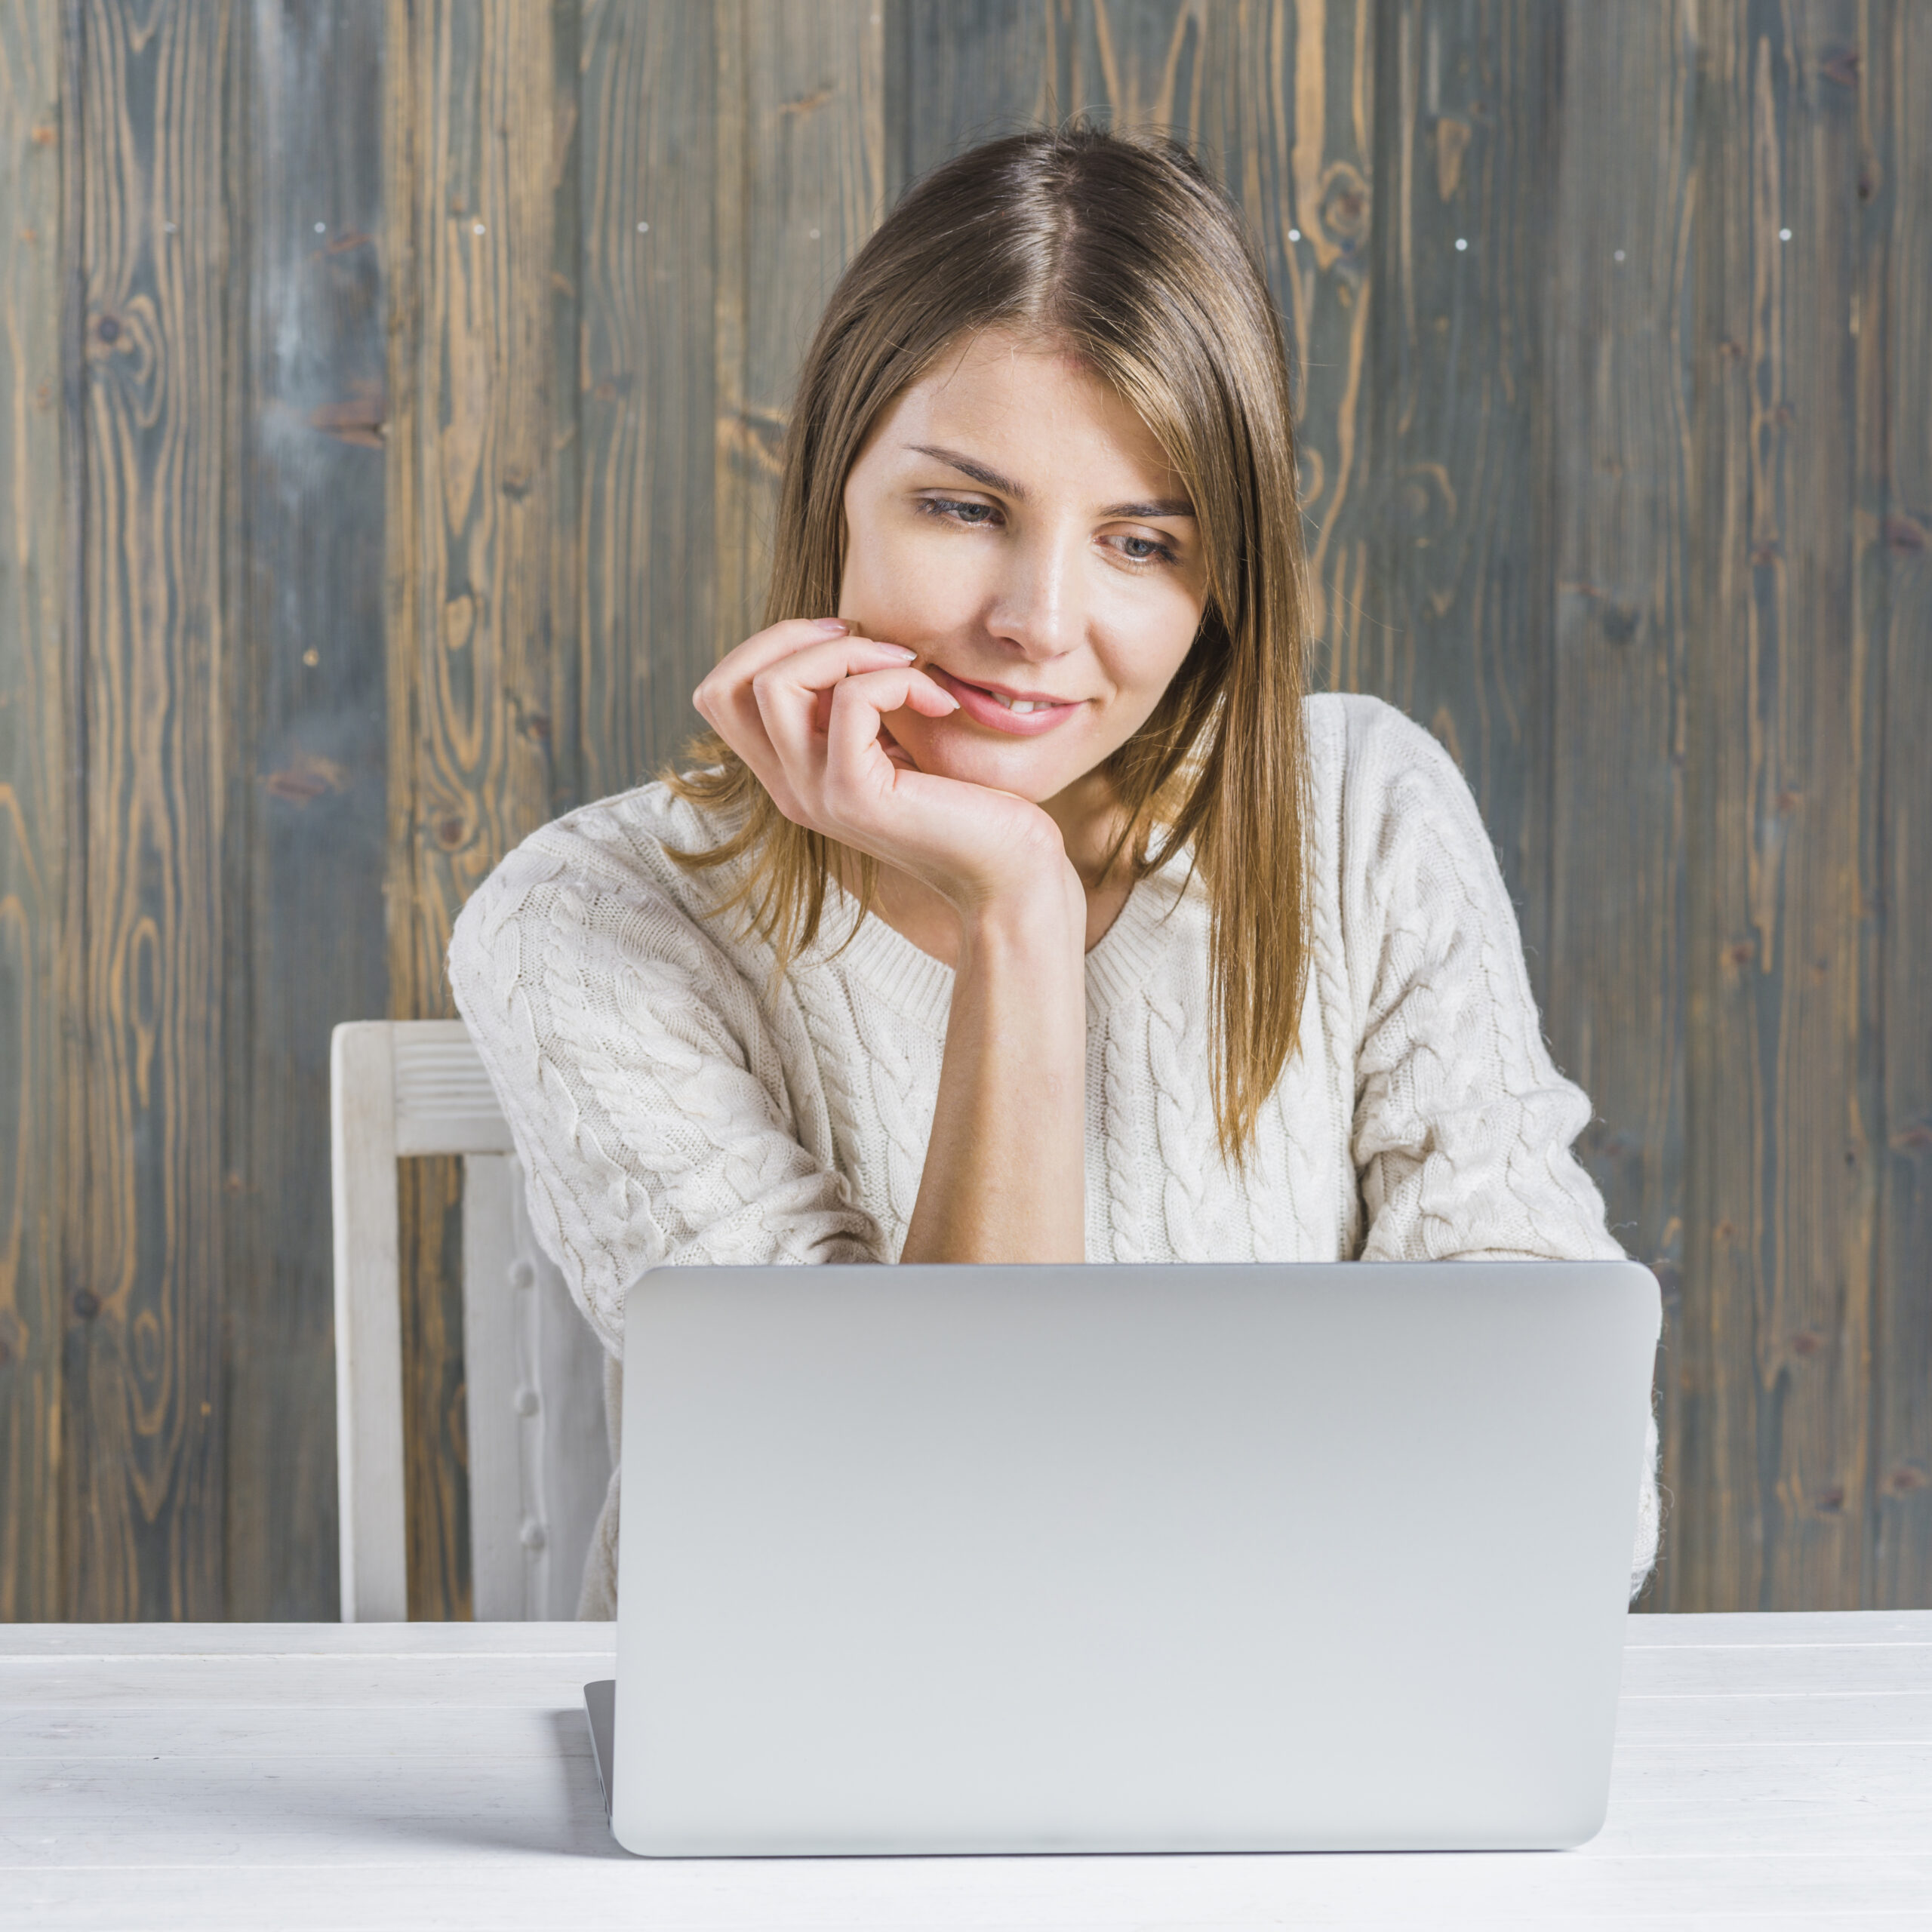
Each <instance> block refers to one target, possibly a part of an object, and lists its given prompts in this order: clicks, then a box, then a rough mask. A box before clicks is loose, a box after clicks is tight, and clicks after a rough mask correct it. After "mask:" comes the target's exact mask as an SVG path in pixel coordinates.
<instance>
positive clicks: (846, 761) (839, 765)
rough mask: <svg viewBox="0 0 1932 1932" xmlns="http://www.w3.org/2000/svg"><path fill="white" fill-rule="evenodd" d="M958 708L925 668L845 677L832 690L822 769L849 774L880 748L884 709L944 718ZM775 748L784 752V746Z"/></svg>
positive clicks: (956, 700) (874, 672) (950, 694)
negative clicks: (824, 767)
mask: <svg viewBox="0 0 1932 1932" xmlns="http://www.w3.org/2000/svg"><path fill="white" fill-rule="evenodd" d="M958 709H959V700H958V699H957V698H956V697H954V696H953V695H952V693H951V692H950V691H946V690H943V688H941V687H940V685H937V684H935V683H934V681H933V680H932V679H931V678H929V677H928V676H927V675H926V674H925V673H924V672H923V671H915V670H912V669H909V668H908V669H903V670H891V671H872V672H867V673H866V674H865V675H863V676H861V677H856V678H846V679H845V681H844V682H843V683H842V684H840V685H836V686H835V687H834V688H833V690H832V711H831V715H830V716H829V718H827V719H826V728H825V740H826V751H825V757H826V771H827V772H828V773H830V772H832V771H840V772H842V773H844V774H848V775H850V774H854V773H856V772H857V771H859V770H860V769H861V768H863V762H864V761H865V759H866V757H867V756H868V755H869V754H870V753H872V752H875V750H877V749H879V748H880V747H879V738H880V734H881V731H884V728H885V727H884V724H883V722H882V721H883V719H884V718H885V716H886V715H887V714H888V712H894V711H916V712H918V713H920V715H921V716H923V717H927V718H946V717H949V716H950V715H952V712H955V711H957V710H958ZM775 742H776V741H775V740H774V743H775ZM777 749H778V750H779V755H780V756H781V757H783V755H784V747H783V746H778V747H777Z"/></svg>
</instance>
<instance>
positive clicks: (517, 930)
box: [449, 801, 886, 1355]
mask: <svg viewBox="0 0 1932 1932" xmlns="http://www.w3.org/2000/svg"><path fill="white" fill-rule="evenodd" d="M649 839H650V829H649V828H648V827H643V826H638V824H637V823H635V821H634V820H632V817H630V816H629V811H628V808H626V806H625V805H624V804H623V802H622V801H619V802H617V803H616V804H610V805H601V806H592V807H587V808H585V809H584V810H583V811H579V812H576V813H574V814H572V815H571V817H570V818H569V819H568V820H565V821H564V822H563V823H560V824H557V825H552V826H545V827H544V828H543V830H541V831H540V832H537V833H535V834H534V835H532V836H531V838H528V839H526V840H525V841H524V843H523V844H521V845H520V846H518V848H517V849H516V850H515V851H514V852H512V854H510V855H509V857H508V858H506V860H504V861H503V863H502V864H501V865H500V866H498V867H497V869H496V870H495V871H494V872H492V873H491V875H490V877H489V878H488V879H486V880H485V881H484V883H483V884H482V885H481V887H479V888H478V890H477V891H476V892H475V894H472V897H471V898H470V900H469V903H468V904H467V905H466V906H464V908H463V912H462V915H461V916H460V918H458V919H457V923H456V928H455V931H454V935H453V936H452V937H451V942H450V950H449V975H450V984H451V988H452V989H453V990H454V993H455V995H456V1001H457V1007H458V1008H459V1009H460V1011H461V1013H462V1014H463V1018H464V1020H466V1022H467V1023H468V1024H469V1031H470V1034H471V1036H472V1038H473V1039H474V1040H475V1042H476V1046H477V1050H478V1052H479V1053H480V1054H481V1056H482V1059H483V1063H484V1064H485V1066H486V1067H487V1068H488V1069H489V1072H490V1077H491V1082H492V1084H493V1085H494V1087H495V1088H496V1091H497V1097H498V1099H499V1100H500V1103H501V1104H502V1106H503V1112H504V1114H505V1115H506V1118H508V1120H509V1124H510V1128H511V1131H512V1134H513V1136H514V1138H515V1143H516V1151H517V1155H518V1159H519V1160H520V1161H521V1163H522V1165H523V1168H524V1172H525V1177H526V1180H527V1183H528V1192H529V1201H530V1207H531V1219H532V1221H533V1223H534V1226H535V1229H536V1232H537V1236H538V1238H540V1240H541V1241H542V1242H543V1246H544V1247H545V1248H546V1250H547V1251H549V1254H550V1255H551V1257H552V1259H553V1260H555V1262H556V1263H557V1264H558V1267H559V1268H560V1269H561V1270H562V1271H563V1274H564V1278H565V1281H566V1282H567V1283H568V1285H569V1287H570V1289H571V1294H572V1295H573V1296H574V1297H575V1299H576V1300H577V1303H578V1304H579V1306H580V1307H581V1308H582V1309H583V1312H584V1314H585V1315H586V1318H588V1319H589V1322H590V1324H591V1326H592V1327H593V1328H594V1329H595V1331H596V1332H597V1335H598V1340H600V1341H601V1343H603V1345H604V1346H605V1349H607V1350H608V1352H610V1353H611V1354H612V1355H617V1354H620V1353H621V1352H622V1350H623V1300H624V1295H625V1292H626V1291H627V1290H628V1289H629V1287H630V1285H631V1284H632V1282H633V1281H635V1280H636V1279H637V1278H638V1275H641V1274H642V1273H643V1272H644V1271H645V1269H648V1268H654V1267H657V1266H663V1265H667V1264H669V1265H678V1264H684V1263H706V1262H709V1263H720V1264H728V1265H731V1266H752V1265H754V1264H764V1263H772V1262H819V1261H826V1262H841V1261H842V1262H858V1261H881V1260H884V1257H885V1249H886V1244H885V1239H884V1234H883V1232H882V1231H881V1229H880V1228H879V1227H878V1225H877V1224H876V1223H875V1221H874V1220H873V1219H872V1216H871V1215H869V1214H867V1213H866V1212H865V1211H863V1209H861V1208H860V1207H859V1206H858V1205H857V1204H856V1203H855V1202H854V1201H853V1199H852V1198H851V1191H850V1189H848V1187H847V1186H846V1185H845V1183H844V1181H843V1180H842V1179H841V1177H840V1176H839V1175H838V1173H837V1172H836V1171H835V1168H834V1167H833V1164H832V1150H831V1149H830V1147H829V1146H814V1145H808V1142H809V1141H811V1138H812V1137H811V1133H810V1131H808V1128H807V1127H806V1126H805V1124H803V1123H801V1122H800V1121H798V1120H797V1119H795V1118H794V1117H793V1114H792V1106H791V1102H790V1099H789V1094H788V1091H787V1088H786V1081H785V1077H784V1066H783V1054H782V1052H781V1050H780V1044H779V1042H778V1041H777V1039H776V1038H774V1036H773V1035H772V1033H771V1029H770V1027H769V1025H768V1022H767V1020H766V1018H765V1017H764V1014H763V1012H762V1011H761V1008H760V1007H759V1005H758V1001H757V1000H756V998H755V996H754V992H753V989H752V987H751V986H750V985H749V984H748V983H747V982H746V980H745V978H744V977H743V974H741V973H740V972H739V971H737V970H736V969H735V968H734V967H733V966H732V964H731V962H730V961H729V960H728V959H727V958H725V956H724V954H723V953H722V952H721V950H720V949H719V948H718V946H717V945H716V943H715V941H714V940H712V937H711V936H710V935H709V934H708V933H706V931H703V929H702V928H701V927H700V926H699V925H697V924H694V921H692V920H691V918H689V917H688V915H686V914H685V912H684V911H683V910H682V909H681V907H680V906H679V905H678V903H676V901H675V900H674V899H673V898H672V896H671V894H669V891H666V890H665V889H664V888H663V887H662V886H660V884H659V883H658V881H657V879H656V878H654V877H653V875H652V873H651V867H650V865H649V864H648V863H647V862H646V855H645V852H644V851H643V848H645V846H646V845H647V844H648V842H649ZM658 863H662V861H661V860H659V861H658Z"/></svg>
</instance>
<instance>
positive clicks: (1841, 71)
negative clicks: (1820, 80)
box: [1818, 47, 1858, 88]
mask: <svg viewBox="0 0 1932 1932" xmlns="http://www.w3.org/2000/svg"><path fill="white" fill-rule="evenodd" d="M1818 71H1819V72H1820V73H1821V74H1823V75H1824V77H1825V78H1826V80H1828V81H1830V82H1834V83H1835V85H1838V86H1839V87H1841V88H1855V87H1856V86H1857V85H1858V49H1857V48H1855V47H1835V48H1832V51H1831V52H1830V53H1829V54H1826V56H1825V57H1824V59H1823V60H1820V62H1819V63H1818Z"/></svg>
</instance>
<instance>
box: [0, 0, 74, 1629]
mask: <svg viewBox="0 0 1932 1932" xmlns="http://www.w3.org/2000/svg"><path fill="white" fill-rule="evenodd" d="M60 67H61V37H60V12H59V8H58V7H57V4H56V0H29V4H26V5H18V6H13V7H9V8H6V9H5V11H4V12H3V13H0V263H5V278H4V280H0V1622H11V1621H13V1620H17V1619H22V1618H32V1617H58V1616H59V1615H60V1614H61V1611H62V1608H63V1601H62V1590H61V1554H60V1552H61V1534H60V1531H61V1518H60V1353H61V1333H62V1329H63V1313H62V1296H61V1262H60V1192H59V1188H60V1180H59V1162H60V1148H61V1145H62V1140H63V1132H62V1127H61V1121H62V1109H63V1103H64V1102H65V1100H66V1085H65V1082H64V1081H63V1068H62V1065H61V1057H60V1044H59V1042H60V1009H61V1006H62V1003H63V1002H62V998H61V992H60V986H61V978H60V964H61V946H62V937H63V924H64V921H65V918H66V893H67V884H68V881H67V872H66V851H67V808H68V796H69V789H68V788H69V779H68V774H67V772H66V763H67V758H66V752H67V751H68V749H69V743H70V722H69V721H70V716H71V713H70V709H69V703H70V700H69V692H68V691H67V688H66V686H67V679H66V665H67V653H68V649H69V638H68V636H67V635H66V626H65V624H64V623H63V617H64V614H63V610H62V603H63V595H64V592H65V589H66V572H67V569H68V566H69V558H70V557H71V555H72V551H71V549H70V547H69V543H70V535H69V532H68V531H66V529H64V528H63V521H64V518H63V512H64V510H65V508H66V502H65V492H64V489H63V477H62V464H61V450H60V424H61V415H62V374H63V371H62V368H61V357H62V346H61V335H62V331H61V305H62V300H63V293H64V288H63V284H64V283H65V281H66V278H67V275H68V272H69V246H70V245H71V243H72V241H73V237H72V235H71V234H69V232H67V231H66V229H64V227H63V221H62V195H61V182H60V164H61V135H60V128H61V117H60Z"/></svg>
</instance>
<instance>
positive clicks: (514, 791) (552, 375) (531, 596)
mask: <svg viewBox="0 0 1932 1932" xmlns="http://www.w3.org/2000/svg"><path fill="white" fill-rule="evenodd" d="M557 36H558V15H557V14H555V11H553V10H552V9H551V8H547V7H528V6H521V5H515V4H513V0H488V4H486V5H468V4H457V0H398V4H397V5H395V6H393V7H392V8H390V10H389V37H388V44H387V49H386V60H387V64H388V69H389V76H390V78H389V83H388V85H387V88H386V94H387V112H386V116H385V122H384V127H385V133H384V176H385V180H386V183H387V184H388V202H387V207H386V214H385V232H386V236H387V239H388V245H389V262H390V264H391V279H390V284H389V286H390V288H391V291H392V301H391V309H390V334H389V386H390V392H391V398H392V427H391V433H390V435H389V439H388V448H389V457H388V463H387V466H386V496H387V506H388V507H387V515H388V526H389V528H388V555H389V568H388V576H389V598H388V605H389V608H388V630H389V854H390V878H389V905H390V908H391V916H390V928H389V929H390V944H389V978H390V1001H391V1007H390V1010H391V1012H392V1014H393V1015H395V1017H398V1018H426V1017H432V1016H438V1015H444V1014H448V1013H450V1012H451V1011H452V1008H451V1004H450V998H449V992H448V986H447V985H446V984H445V979H444V975H443V955H444V952H445V950H446V949H447V947H448V941H449V932H450V928H451V925H452V924H454V920H455V918H456V915H457V912H458V911H459V910H460V908H461V906H462V905H463V901H464V900H466V898H467V897H468V896H469V894H470V892H471V891H473V890H474V889H475V887H476V885H477V884H479V883H480V882H481V880H482V879H483V878H485V876H486V875H488V872H489V871H490V870H491V868H492V867H493V866H494V865H495V864H496V863H497V861H498V860H500V858H502V857H503V854H505V853H506V851H509V848H511V847H512V845H514V844H516V843H517V842H518V840H519V839H521V838H522V837H524V836H525V835H526V834H527V833H528V832H531V831H532V830H534V829H535V828H536V827H537V826H539V825H540V824H542V823H544V822H545V821H546V820H548V819H549V817H552V814H553V811H554V809H555V795H554V793H553V782H552V781H553V772H554V770H555V767H556V764H557V763H558V760H559V758H561V761H562V764H563V765H564V768H565V770H566V771H568V770H569V769H570V768H571V766H572V764H573V763H574V758H575V752H574V747H572V746H570V745H568V743H566V744H565V746H564V747H563V748H562V750H561V752H559V751H558V748H557V746H556V745H555V737H556V735H557V732H556V720H557V718H558V715H560V714H559V709H558V703H557V699H558V693H559V690H560V689H561V691H562V692H563V694H564V695H565V705H564V706H563V709H562V712H561V715H562V716H563V717H564V718H565V719H567V720H570V721H574V715H575V708H576V702H577V700H576V697H575V695H574V694H575V691H576V678H575V670H574V653H572V652H571V651H568V649H563V650H560V649H559V648H558V642H557V640H558V636H559V635H564V636H566V637H568V635H571V631H572V627H573V626H574V614H573V612H572V609H571V604H572V599H573V597H574V583H575V574H574V569H573V568H572V567H571V558H570V555H569V549H568V530H569V527H570V516H571V510H572V506H573V505H574V482H572V481H568V480H560V478H561V475H562V472H563V470H564V469H565V466H566V459H565V457H564V456H563V455H561V454H560V451H559V442H560V433H559V432H560V427H561V426H567V424H568V420H569V412H570V410H571V407H572V406H573V403H574V398H573V397H572V396H570V395H565V396H563V397H559V395H558V393H557V388H558V385H557V371H558V364H559V352H558V344H557V340H556V336H555V331H556V328H557V326H558V309H559V291H558V286H557V263H556V251H557V248H558V232H557V221H558V198H559V194H560V191H561V184H562V179H563V176H564V174H565V171H566V168H567V167H568V155H569V150H570V138H571V130H570V128H569V125H568V114H565V115H564V116H562V117H560V115H559V111H558V86H559V78H560V77H559V75H558V71H557V54H558V38H557ZM568 74H569V69H566V70H565V76H564V77H563V78H564V80H565V84H566V85H567V84H568ZM573 232H574V231H573ZM564 359H565V361H566V362H568V358H567V357H566V358H564ZM572 380H573V387H574V375H573V379H572ZM563 449H564V451H565V452H568V449H569V444H568V439H567V438H565V439H563ZM560 537H561V538H562V539H563V540H562V541H560V540H559V539H560ZM566 660H568V661H566ZM460 1185H461V1183H460V1170H459V1169H458V1168H457V1166H456V1164H454V1162H452V1161H419V1162H414V1163H411V1164H410V1166H409V1168H407V1169H405V1173H404V1176H403V1180H402V1214H403V1247H404V1254H405V1287H404V1303H405V1317H404V1349H405V1356H404V1359H405V1416H406V1417H407V1418H408V1423H409V1427H410V1435H409V1443H410V1453H409V1457H408V1469H409V1505H410V1509H409V1515H410V1524H411V1529H410V1552H411V1582H410V1603H411V1614H412V1615H414V1616H425V1617H438V1616H451V1615H459V1616H460V1615H466V1614H468V1611H467V1605H468V1587H469V1586H468V1581H467V1574H466V1573H467V1567H468V1559H467V1552H466V1548H465V1540H466V1520H465V1519H466V1502H465V1483H464V1480H463V1452H462V1423H461V1417H462V1411H463V1395H462V1366H461V1364H462V1309H461V1297H460V1290H459V1287H458V1285H457V1281H458V1277H457V1272H456V1269H457V1257H459V1256H460V1251H461V1250H460V1234H459V1227H458V1223H459V1199H460Z"/></svg>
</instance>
